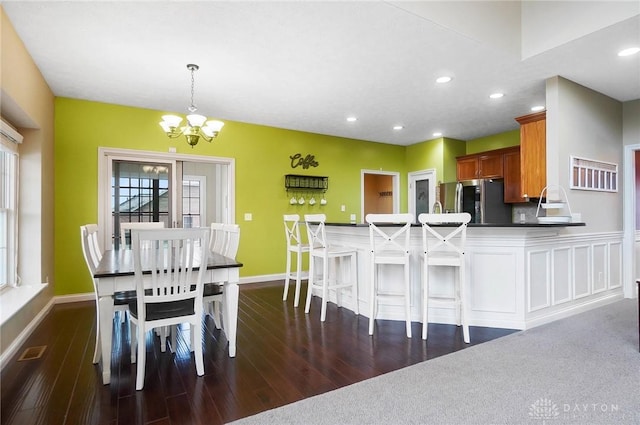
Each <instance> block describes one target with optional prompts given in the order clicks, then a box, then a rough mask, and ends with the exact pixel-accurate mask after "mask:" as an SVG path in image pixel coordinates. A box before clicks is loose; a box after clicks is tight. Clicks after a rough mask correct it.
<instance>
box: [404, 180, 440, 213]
mask: <svg viewBox="0 0 640 425" xmlns="http://www.w3.org/2000/svg"><path fill="white" fill-rule="evenodd" d="M437 198H438V197H437V196H436V170H435V169H428V170H421V171H413V172H411V173H409V197H408V199H409V202H408V204H409V208H408V210H409V212H410V213H411V214H413V215H414V217H415V220H416V222H417V220H418V216H419V215H420V214H422V213H429V212H431V209H432V207H433V204H434V203H435V202H436V200H437Z"/></svg>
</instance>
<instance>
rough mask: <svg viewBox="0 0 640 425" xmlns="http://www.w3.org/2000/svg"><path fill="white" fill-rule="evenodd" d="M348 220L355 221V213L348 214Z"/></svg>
mask: <svg viewBox="0 0 640 425" xmlns="http://www.w3.org/2000/svg"><path fill="white" fill-rule="evenodd" d="M349 220H351V221H353V222H354V223H355V221H356V215H355V214H351V215H350V216H349Z"/></svg>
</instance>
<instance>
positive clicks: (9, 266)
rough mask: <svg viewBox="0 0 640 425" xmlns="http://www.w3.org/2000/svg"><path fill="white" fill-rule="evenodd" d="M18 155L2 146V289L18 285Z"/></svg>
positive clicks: (0, 245) (0, 210)
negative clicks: (6, 286)
mask: <svg viewBox="0 0 640 425" xmlns="http://www.w3.org/2000/svg"><path fill="white" fill-rule="evenodd" d="M17 213H18V155H17V153H16V152H12V151H10V150H9V148H7V147H6V146H5V145H4V144H2V145H0V287H4V286H5V285H16V284H17V281H18V275H17V272H16V269H17V252H18V249H17V248H18V246H17V245H18V243H17V241H18V238H17V229H18V225H17V217H18V214H17Z"/></svg>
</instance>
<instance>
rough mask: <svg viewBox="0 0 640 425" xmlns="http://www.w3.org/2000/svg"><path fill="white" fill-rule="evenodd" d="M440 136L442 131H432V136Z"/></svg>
mask: <svg viewBox="0 0 640 425" xmlns="http://www.w3.org/2000/svg"><path fill="white" fill-rule="evenodd" d="M440 136H442V133H440V132H439V131H436V132H435V133H433V137H440Z"/></svg>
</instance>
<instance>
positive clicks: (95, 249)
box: [80, 224, 136, 364]
mask: <svg viewBox="0 0 640 425" xmlns="http://www.w3.org/2000/svg"><path fill="white" fill-rule="evenodd" d="M80 240H81V244H82V245H81V246H82V254H83V256H84V260H85V263H86V264H87V268H88V269H89V274H90V275H91V281H92V283H93V292H94V294H95V295H96V343H95V347H94V352H93V363H94V364H96V363H98V362H99V361H100V357H101V353H102V351H101V350H100V333H101V329H100V303H99V302H98V297H97V294H98V289H97V284H98V282H97V279H96V278H95V277H94V275H95V271H96V268H97V267H98V264H99V263H100V259H101V258H102V252H101V251H100V247H99V244H98V225H97V224H85V225H84V226H80ZM135 297H136V293H135V291H124V292H116V293H115V294H114V295H113V310H114V313H115V312H120V314H119V315H120V320H121V322H124V321H125V315H126V313H127V311H129V302H130V301H132V300H135V299H136V298H135ZM106 361H110V359H107V360H106Z"/></svg>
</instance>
